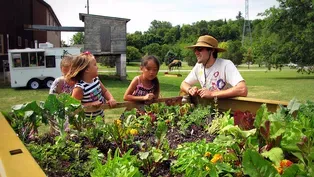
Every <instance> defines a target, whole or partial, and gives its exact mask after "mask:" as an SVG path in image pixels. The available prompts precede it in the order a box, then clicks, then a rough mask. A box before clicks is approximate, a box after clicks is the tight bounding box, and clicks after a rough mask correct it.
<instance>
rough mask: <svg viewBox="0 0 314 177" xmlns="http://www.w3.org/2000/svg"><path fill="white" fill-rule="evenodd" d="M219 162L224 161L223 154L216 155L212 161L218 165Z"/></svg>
mask: <svg viewBox="0 0 314 177" xmlns="http://www.w3.org/2000/svg"><path fill="white" fill-rule="evenodd" d="M218 160H222V155H221V154H215V155H214V157H213V158H212V159H211V160H210V161H211V162H212V163H216V162H217V161H218Z"/></svg>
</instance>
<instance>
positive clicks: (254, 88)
mask: <svg viewBox="0 0 314 177" xmlns="http://www.w3.org/2000/svg"><path fill="white" fill-rule="evenodd" d="M135 68H138V66H131V67H127V70H128V71H133V72H129V73H127V74H128V78H127V81H120V80H115V79H108V78H109V77H105V78H107V79H104V80H103V83H104V85H105V86H106V87H107V88H108V89H109V90H110V92H111V93H112V94H113V95H114V97H115V99H116V100H117V101H123V95H124V92H125V90H126V88H127V87H128V85H129V83H130V80H131V79H132V78H133V77H134V76H136V75H138V74H140V72H139V70H136V69H135ZM100 70H103V68H100ZM239 70H240V71H241V74H242V76H243V77H244V79H245V80H246V82H247V85H248V88H249V95H248V96H249V97H253V98H263V99H273V100H281V101H289V100H291V99H293V98H294V97H295V98H297V99H298V100H300V101H305V100H313V101H314V94H313V90H314V75H308V74H301V73H297V72H296V70H292V69H283V70H282V71H279V70H271V71H267V72H265V71H266V69H265V68H258V67H256V66H253V67H252V68H251V69H250V70H248V69H247V66H239ZM134 71H135V72H134ZM112 72H114V70H112ZM173 72H174V73H178V71H173ZM180 73H181V74H182V75H183V77H166V76H164V73H163V72H159V74H158V78H159V81H160V87H161V95H162V97H172V96H178V93H179V87H180V84H181V82H182V81H183V79H184V78H185V77H186V76H187V74H188V72H183V71H181V72H180ZM105 74H107V75H108V73H105ZM109 75H110V73H109ZM47 95H48V89H39V90H29V89H24V88H23V89H12V88H10V86H9V85H8V84H6V85H3V84H2V85H1V86H0V111H10V109H11V106H13V105H16V104H21V103H25V102H29V101H33V100H36V101H40V100H45V99H46V97H47ZM122 112H123V109H114V110H110V111H107V118H109V119H110V118H116V116H117V115H120V114H121V113H122Z"/></svg>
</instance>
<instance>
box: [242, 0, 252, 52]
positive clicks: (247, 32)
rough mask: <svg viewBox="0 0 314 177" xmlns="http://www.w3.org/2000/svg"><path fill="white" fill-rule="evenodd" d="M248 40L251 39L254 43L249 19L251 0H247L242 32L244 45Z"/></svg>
mask: <svg viewBox="0 0 314 177" xmlns="http://www.w3.org/2000/svg"><path fill="white" fill-rule="evenodd" d="M246 40H249V44H250V45H251V44H252V33H251V26H250V20H249V0H245V16H244V24H243V34H242V46H243V45H244V43H245V41H246Z"/></svg>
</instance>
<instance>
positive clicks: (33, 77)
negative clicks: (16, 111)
mask: <svg viewBox="0 0 314 177" xmlns="http://www.w3.org/2000/svg"><path fill="white" fill-rule="evenodd" d="M78 54H80V48H74V47H67V48H46V49H39V48H37V49H30V48H27V49H13V50H9V51H8V56H9V67H10V78H11V79H10V80H11V87H12V88H15V87H26V86H27V87H29V88H31V89H38V88H39V87H40V86H44V87H48V88H50V86H51V84H52V82H53V81H54V80H55V78H57V77H60V76H61V75H62V74H61V69H60V62H61V60H62V57H63V56H64V55H78Z"/></svg>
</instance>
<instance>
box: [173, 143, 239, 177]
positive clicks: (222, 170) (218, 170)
mask: <svg viewBox="0 0 314 177" xmlns="http://www.w3.org/2000/svg"><path fill="white" fill-rule="evenodd" d="M222 154H224V150H222V149H221V147H220V146H219V145H216V144H213V143H206V141H205V140H203V141H199V142H192V143H184V144H182V145H181V146H180V147H178V148H177V149H176V150H175V155H177V161H175V162H174V164H173V165H172V166H171V171H172V173H174V174H184V176H188V177H189V176H190V177H192V176H207V175H209V176H218V174H228V173H234V172H235V171H234V170H233V169H232V168H231V166H230V165H228V164H226V163H223V158H224V157H223V155H222Z"/></svg>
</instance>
